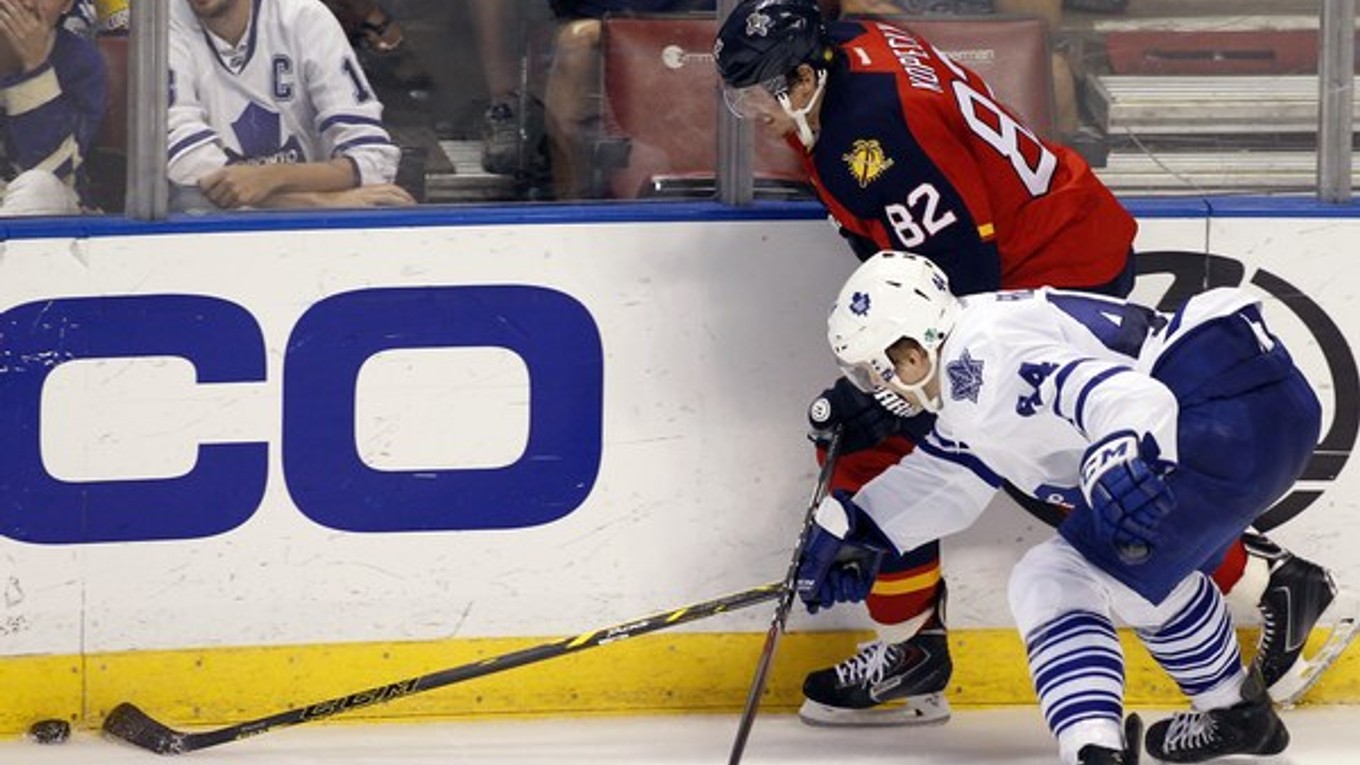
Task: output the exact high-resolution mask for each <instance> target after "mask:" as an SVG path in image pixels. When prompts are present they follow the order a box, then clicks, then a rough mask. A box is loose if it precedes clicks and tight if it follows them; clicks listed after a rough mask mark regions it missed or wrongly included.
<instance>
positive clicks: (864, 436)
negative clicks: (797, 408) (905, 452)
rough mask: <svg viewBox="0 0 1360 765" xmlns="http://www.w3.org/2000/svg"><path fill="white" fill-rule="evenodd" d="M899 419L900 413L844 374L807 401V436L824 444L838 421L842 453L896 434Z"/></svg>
mask: <svg viewBox="0 0 1360 765" xmlns="http://www.w3.org/2000/svg"><path fill="white" fill-rule="evenodd" d="M901 422H902V418H901V417H898V416H897V415H896V414H893V413H892V412H890V411H888V409H887V408H886V407H884V406H883V404H880V403H879V402H878V401H877V400H876V399H875V398H874V396H872V395H870V394H868V393H865V392H864V391H862V390H860V389H859V388H856V387H855V384H854V383H852V382H850V381H849V380H848V379H846V378H844V377H842V378H840V379H839V380H837V381H836V384H835V385H832V386H831V387H830V388H827V389H826V390H824V391H822V393H821V395H819V396H818V397H817V398H816V399H814V400H813V402H812V403H811V404H809V405H808V438H809V439H810V440H811V441H812V442H813V443H815V444H817V445H818V446H822V447H825V446H826V445H827V444H829V443H831V434H832V432H833V431H835V429H836V426H837V425H839V426H841V428H842V429H843V433H842V435H841V453H842V454H846V453H849V452H857V451H860V450H863V449H869V448H872V447H874V446H877V445H878V444H880V443H882V442H883V440H884V439H886V438H888V437H889V436H894V435H897V434H898V432H899V430H900V427H901Z"/></svg>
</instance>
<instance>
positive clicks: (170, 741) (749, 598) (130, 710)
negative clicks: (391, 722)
mask: <svg viewBox="0 0 1360 765" xmlns="http://www.w3.org/2000/svg"><path fill="white" fill-rule="evenodd" d="M784 589H785V585H784V583H783V582H774V583H771V584H762V585H760V586H758V587H752V588H751V589H749V590H743V591H742V592H738V593H734V594H731V595H727V596H724V597H721V598H717V599H715V600H709V601H706V602H703V603H696V604H693V605H688V606H681V607H680V608H676V609H673V610H670V611H666V612H664V613H658V614H653V615H652V616H647V617H643V618H641V619H631V620H629V621H626V622H623V623H622V624H617V625H615V626H613V627H606V628H604V629H599V630H594V631H593V632H584V633H581V634H580V635H576V636H575V637H569V638H562V639H560V640H554V641H552V642H550V643H542V644H539V645H536V646H531V647H529V648H523V649H520V650H518V651H512V652H510V653H505V654H501V655H500V656H492V657H490V658H486V659H481V660H478V661H475V662H470V663H468V664H462V665H459V666H457V667H451V668H449V669H444V670H440V671H438V672H431V673H430V674H428V675H420V676H418V677H411V678H407V679H405V680H398V681H397V682H395V683H389V684H387V685H380V686H377V687H374V688H369V689H367V690H363V691H359V692H358V693H351V694H349V695H348V696H340V697H337V698H334V699H328V700H326V701H322V702H318V703H316V704H312V705H311V706H308V707H303V708H301V709H290V710H288V711H285V712H279V713H277V714H273V715H270V716H268V717H261V718H259V719H258V720H250V721H247V722H243V723H238V724H236V725H229V726H227V727H225V728H218V729H215V730H208V731H201V732H196V733H188V732H183V731H177V730H175V729H173V728H170V727H169V726H167V725H165V724H164V723H161V722H159V721H157V720H155V719H154V718H152V717H151V716H150V715H148V714H147V713H145V712H143V711H142V710H141V709H139V708H138V707H137V706H136V705H135V704H131V703H129V702H123V703H122V704H119V705H118V706H116V707H114V708H113V710H112V711H111V712H109V715H108V717H106V718H104V726H103V730H104V733H105V734H107V735H108V736H111V737H113V738H117V739H121V740H123V741H126V742H128V743H129V744H132V745H134V746H138V747H141V748H142V749H146V750H148V751H152V752H155V753H157V754H165V755H175V754H183V753H185V752H192V751H195V750H198V749H206V748H208V747H210V746H217V745H218V744H225V743H228V742H231V741H238V740H240V739H243V738H249V737H251V736H258V735H260V734H262V733H268V732H269V731H272V730H275V729H277V728H284V727H288V726H292V725H301V724H303V723H308V722H312V721H314V720H320V719H323V718H326V717H331V716H333V715H338V714H340V713H342V712H348V711H350V710H353V709H358V708H360V707H368V706H373V705H375V704H383V703H386V702H388V701H392V700H394V699H399V698H403V697H405V696H412V695H415V694H417V693H424V692H425V691H430V690H434V689H435V688H443V687H444V686H447V685H453V684H454V683H461V682H464V681H467V680H473V679H476V678H479V677H485V676H487V675H492V674H495V673H497V672H504V671H505V670H508V669H514V668H515V667H522V666H524V665H526V664H534V663H536V662H540V661H546V660H548V659H554V658H557V657H558V656H565V655H567V654H569V653H576V652H578V651H584V650H586V649H587V648H594V647H596V646H602V645H608V644H609V643H616V642H618V641H620V640H624V639H626V638H630V637H635V636H637V635H645V634H647V633H649V632H656V631H658V630H663V629H667V628H669V627H674V626H676V625H678V624H684V623H686V622H692V621H697V620H699V619H706V618H708V617H710V616H717V615H718V614H721V613H726V612H728V611H735V610H737V609H739V608H746V607H747V606H754V605H756V604H758V603H765V602H767V601H770V600H774V599H775V598H778V597H780V594H781V593H782V592H783V591H784Z"/></svg>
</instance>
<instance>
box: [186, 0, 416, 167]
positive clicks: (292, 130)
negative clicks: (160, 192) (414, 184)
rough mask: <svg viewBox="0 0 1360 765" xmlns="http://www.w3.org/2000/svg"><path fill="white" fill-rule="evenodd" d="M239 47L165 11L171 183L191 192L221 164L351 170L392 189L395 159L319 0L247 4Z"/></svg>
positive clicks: (373, 104)
mask: <svg viewBox="0 0 1360 765" xmlns="http://www.w3.org/2000/svg"><path fill="white" fill-rule="evenodd" d="M249 2H251V6H252V7H251V17H250V24H249V26H248V28H247V29H246V33H245V34H244V35H242V37H241V40H240V42H239V44H237V45H234V46H233V45H230V44H228V43H227V42H225V41H223V40H222V39H220V38H218V37H216V36H215V35H213V34H212V33H211V32H209V31H207V30H206V29H205V28H204V27H203V26H202V24H200V23H199V20H198V18H197V17H196V16H195V15H194V13H193V11H192V10H191V9H190V8H189V7H188V4H187V3H185V2H183V0H174V1H173V2H171V4H170V7H171V14H170V114H169V129H170V136H169V155H170V158H169V171H168V172H169V177H170V180H171V181H172V182H173V183H177V184H181V185H193V184H195V183H197V181H198V179H199V178H200V177H202V176H203V175H205V174H207V173H209V172H211V171H213V170H215V169H217V168H219V167H222V166H223V165H226V164H228V163H238V162H247V163H256V164H265V163H274V162H325V161H328V160H330V159H333V158H336V157H347V158H349V159H350V160H351V161H353V163H354V165H355V167H356V169H357V171H358V174H359V179H360V183H361V184H373V183H390V182H391V181H392V179H393V178H395V177H396V173H397V162H398V160H399V159H400V156H401V151H400V149H398V148H397V146H396V145H395V144H393V142H392V138H391V136H390V135H388V133H387V130H386V129H385V128H384V127H383V125H382V104H381V103H380V102H379V101H378V98H377V96H376V95H375V94H374V92H373V88H372V87H370V86H369V84H368V78H367V77H365V76H364V73H363V70H361V69H360V68H359V63H358V61H357V60H356V59H355V56H354V51H353V49H352V48H351V47H350V45H349V41H348V40H347V39H346V38H345V34H344V32H343V31H342V30H341V28H340V24H339V22H338V21H337V20H336V19H335V16H334V15H333V14H332V13H331V12H330V10H328V9H327V8H326V6H325V5H323V4H322V3H321V2H320V0H249Z"/></svg>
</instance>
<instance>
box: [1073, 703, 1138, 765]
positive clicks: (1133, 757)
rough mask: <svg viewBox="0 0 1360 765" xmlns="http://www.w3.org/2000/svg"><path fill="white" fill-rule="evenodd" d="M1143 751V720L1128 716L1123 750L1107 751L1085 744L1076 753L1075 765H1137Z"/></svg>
mask: <svg viewBox="0 0 1360 765" xmlns="http://www.w3.org/2000/svg"><path fill="white" fill-rule="evenodd" d="M1142 750H1143V720H1142V718H1140V717H1139V716H1138V715H1129V716H1128V718H1127V719H1125V720H1124V748H1123V749H1121V750H1118V751H1116V750H1114V749H1107V748H1105V747H1103V746H1099V745H1097V744H1087V745H1086V746H1083V747H1082V748H1081V751H1079V752H1077V765H1138V759H1139V755H1140V754H1141V753H1142Z"/></svg>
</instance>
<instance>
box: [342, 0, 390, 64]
mask: <svg viewBox="0 0 1360 765" xmlns="http://www.w3.org/2000/svg"><path fill="white" fill-rule="evenodd" d="M323 1H324V2H325V3H326V5H327V7H329V8H330V9H331V12H332V13H334V14H335V17H336V18H337V19H339V20H340V27H341V28H342V29H344V30H345V34H346V35H347V36H349V39H350V44H351V45H357V44H359V43H360V42H362V43H363V44H364V45H367V46H368V47H369V49H370V50H372V51H373V52H374V53H379V54H382V53H392V52H393V51H395V50H396V49H397V48H400V47H401V43H402V40H403V35H402V30H401V25H400V24H398V23H397V19H396V17H395V16H393V15H392V14H391V12H389V11H388V10H387V9H386V8H384V7H383V6H382V5H380V4H378V3H377V2H376V1H375V0H323Z"/></svg>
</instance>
